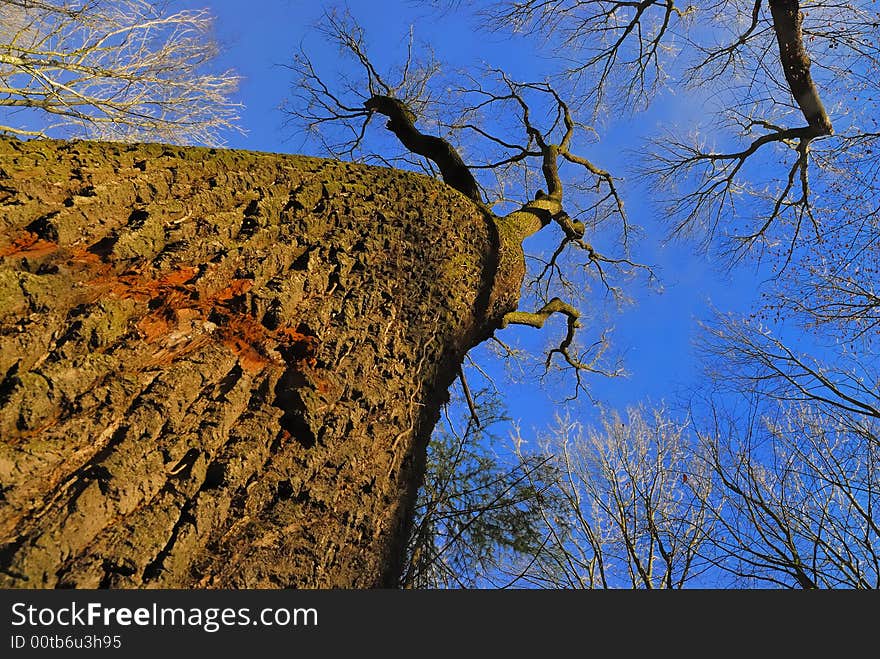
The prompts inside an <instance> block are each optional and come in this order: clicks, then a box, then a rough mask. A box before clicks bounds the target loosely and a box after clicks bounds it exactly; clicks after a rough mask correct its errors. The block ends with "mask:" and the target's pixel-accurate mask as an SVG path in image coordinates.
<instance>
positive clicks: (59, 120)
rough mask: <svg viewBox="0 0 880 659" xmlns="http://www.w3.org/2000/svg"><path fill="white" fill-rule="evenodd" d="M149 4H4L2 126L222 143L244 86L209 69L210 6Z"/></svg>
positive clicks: (15, 0) (42, 0)
mask: <svg viewBox="0 0 880 659" xmlns="http://www.w3.org/2000/svg"><path fill="white" fill-rule="evenodd" d="M163 7H164V3H152V2H147V1H146V0H120V1H110V0H0V109H2V111H3V115H4V122H9V124H10V125H3V126H0V132H3V133H7V134H12V135H17V136H22V137H47V136H56V137H70V136H80V137H89V138H96V139H111V140H127V141H132V140H147V139H150V140H162V141H174V142H185V143H203V144H210V145H216V144H220V143H221V142H222V135H223V133H224V132H225V131H228V130H230V129H235V128H236V125H235V122H236V120H237V118H238V117H237V115H236V112H237V109H238V107H239V106H238V105H237V104H236V103H234V102H232V100H231V95H232V94H233V92H234V91H235V89H236V87H237V84H238V77H237V76H236V75H235V74H234V73H233V72H232V71H222V72H212V71H211V67H210V62H211V60H212V59H213V58H214V57H215V56H216V55H217V53H218V46H217V43H216V42H215V41H214V39H213V38H212V36H211V25H212V19H211V16H210V14H209V13H208V11H207V10H184V11H178V12H175V13H170V12H166V11H164V9H163Z"/></svg>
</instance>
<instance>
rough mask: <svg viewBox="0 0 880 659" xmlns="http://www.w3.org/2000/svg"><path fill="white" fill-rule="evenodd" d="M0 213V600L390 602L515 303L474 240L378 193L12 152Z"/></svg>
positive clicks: (366, 176) (490, 227)
mask: <svg viewBox="0 0 880 659" xmlns="http://www.w3.org/2000/svg"><path fill="white" fill-rule="evenodd" d="M0 211H2V212H0V257H2V258H0V438H2V441H0V586H3V587H27V588H50V587H77V588H95V587H113V588H146V587H162V588H201V587H224V588H244V587H249V588H250V587H253V588H264V587H322V588H327V587H345V588H368V587H386V586H393V585H395V583H396V579H397V574H398V571H399V567H400V562H401V560H402V550H403V543H404V540H405V537H406V532H407V528H406V527H407V524H408V521H409V518H410V514H411V510H412V505H413V500H414V496H415V493H416V489H417V487H418V485H419V484H420V481H421V478H422V475H423V470H424V454H425V446H426V443H427V441H428V438H429V436H430V433H431V430H432V428H433V426H434V424H435V422H436V420H437V418H438V416H439V412H440V407H441V405H442V404H443V402H444V401H445V400H446V398H447V388H448V387H449V385H450V384H451V383H452V381H453V379H454V377H455V375H456V373H457V369H458V366H459V364H460V363H461V360H462V358H463V356H464V353H465V352H466V351H467V350H468V349H469V348H471V347H472V346H473V345H475V344H476V343H478V342H480V341H482V340H484V339H485V338H486V337H487V336H488V335H489V334H490V333H491V332H492V331H493V329H494V328H495V327H497V326H498V325H499V323H500V319H501V316H502V315H503V314H504V313H505V312H506V311H511V310H512V309H513V308H515V305H516V301H517V299H518V293H519V285H520V282H521V277H522V265H521V264H522V253H521V251H518V249H519V248H518V246H516V248H514V249H511V250H506V248H505V249H501V250H500V251H499V249H500V247H499V244H498V243H499V235H498V232H497V230H496V226H495V221H494V220H493V218H490V217H487V216H485V215H484V214H483V213H481V212H480V210H479V209H478V208H477V207H476V206H475V205H474V204H473V203H471V202H470V201H469V200H467V199H466V198H465V197H464V196H463V195H461V194H459V193H458V192H456V191H454V190H452V189H451V188H449V187H447V186H445V185H444V184H442V183H440V182H438V181H435V180H433V179H430V178H427V177H424V176H420V175H416V174H410V173H404V172H400V171H396V170H392V169H384V168H375V167H366V166H361V165H355V164H348V163H341V162H336V161H329V160H321V159H316V158H307V157H300V156H287V155H272V154H259V153H251V152H243V151H224V150H213V149H211V150H208V149H202V148H180V147H167V146H163V145H155V144H153V145H123V144H110V143H94V142H50V141H31V142H19V141H16V140H0ZM505 250H506V251H505ZM499 259H500V260H501V261H502V262H503V263H502V268H501V271H499V267H498V262H499Z"/></svg>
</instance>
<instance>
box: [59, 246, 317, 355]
mask: <svg viewBox="0 0 880 659" xmlns="http://www.w3.org/2000/svg"><path fill="white" fill-rule="evenodd" d="M71 258H72V259H73V260H75V261H77V262H80V263H84V264H88V265H89V271H90V274H91V275H92V278H91V279H89V281H88V282H87V284H88V286H89V287H90V288H91V289H92V295H93V296H95V297H96V298H97V297H99V296H101V295H110V296H114V297H119V298H123V299H131V298H133V299H136V300H139V301H143V302H146V303H147V304H148V307H149V310H148V311H147V312H146V313H145V314H144V315H143V316H141V317H140V318H139V319H138V320H137V322H136V324H135V326H136V328H137V330H138V332H139V334H140V336H141V337H142V339H143V340H144V341H145V342H146V343H148V344H155V345H156V346H157V349H156V352H155V353H154V355H153V357H152V358H151V359H150V361H149V364H150V365H161V364H168V363H171V362H172V361H174V360H175V359H178V358H180V357H181V356H183V355H185V354H188V353H190V352H192V351H194V350H196V349H197V348H199V347H202V346H204V345H206V344H207V343H208V342H209V341H215V342H218V343H220V344H221V345H223V346H225V347H227V348H228V349H229V350H230V351H232V352H233V353H234V354H235V355H236V356H237V357H238V359H239V364H240V365H241V367H242V368H244V369H246V370H249V371H256V370H260V369H263V368H266V367H267V366H280V367H284V366H285V365H286V364H287V363H291V362H293V363H295V364H297V365H299V366H301V367H309V366H314V365H315V363H316V359H315V355H316V352H317V341H316V339H315V338H314V337H312V336H308V335H306V334H303V333H302V332H301V331H299V330H297V329H295V328H293V327H282V328H278V329H274V330H273V329H269V328H267V327H266V326H264V325H263V324H262V323H260V322H259V321H258V320H257V319H256V318H254V317H253V316H252V315H250V314H249V313H246V312H243V311H240V310H239V309H240V305H239V304H238V302H239V301H240V300H241V298H242V296H244V295H246V294H247V293H248V291H250V290H251V288H253V286H254V282H253V280H251V279H233V280H232V281H230V282H228V284H227V285H226V286H224V287H223V288H221V289H220V290H217V291H213V292H211V293H210V294H207V295H206V294H205V292H204V291H199V290H197V283H196V280H197V279H198V272H199V271H198V269H197V268H195V267H189V266H187V267H179V268H175V269H173V270H171V271H169V272H163V273H158V274H157V275H155V276H150V275H149V274H147V273H146V272H144V271H143V270H142V268H145V267H146V266H144V265H143V264H141V265H139V266H135V267H133V268H130V269H129V270H127V271H125V272H123V273H122V274H115V273H113V272H112V271H111V270H110V268H109V266H108V264H106V263H105V262H103V261H102V260H101V259H100V257H99V256H98V255H96V254H94V253H92V252H89V251H88V250H79V251H78V252H77V253H76V254H74V255H73V256H72V257H71ZM95 275H96V276H95ZM282 352H283V357H282V354H281V353H282Z"/></svg>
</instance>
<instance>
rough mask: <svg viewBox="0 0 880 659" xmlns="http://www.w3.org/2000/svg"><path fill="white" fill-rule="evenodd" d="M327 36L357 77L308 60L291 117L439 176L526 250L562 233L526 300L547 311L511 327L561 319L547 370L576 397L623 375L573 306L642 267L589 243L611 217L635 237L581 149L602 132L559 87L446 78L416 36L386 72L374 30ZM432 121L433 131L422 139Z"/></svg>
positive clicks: (356, 152) (343, 24)
mask: <svg viewBox="0 0 880 659" xmlns="http://www.w3.org/2000/svg"><path fill="white" fill-rule="evenodd" d="M319 29H321V30H322V31H323V32H324V34H325V35H326V37H327V38H328V39H329V40H331V41H333V42H335V43H337V44H339V46H340V48H341V50H342V52H343V53H344V54H345V55H347V56H348V57H349V58H350V59H351V61H353V62H354V63H355V64H356V69H357V74H356V75H355V76H352V75H347V76H346V75H342V76H339V77H337V78H335V79H328V78H325V77H323V76H322V74H321V73H320V72H319V71H318V70H317V69H316V67H315V66H314V64H313V62H312V61H311V59H310V57H309V55H308V53H307V52H305V51H302V52H301V53H300V54H299V56H298V57H297V58H296V59H295V62H294V64H293V66H292V68H293V70H294V72H295V74H296V76H297V82H296V86H295V91H294V96H293V98H292V100H291V102H290V104H289V106H288V112H289V114H290V116H291V118H292V119H293V120H294V121H295V122H297V124H298V125H299V126H301V127H303V128H304V129H305V130H306V131H307V132H308V133H310V134H312V135H314V136H315V138H316V139H317V140H318V142H319V143H320V144H321V145H322V147H323V148H324V149H325V151H326V152H327V153H329V154H330V155H333V156H335V157H347V158H352V157H354V158H360V159H363V160H366V161H368V162H370V161H371V162H379V163H382V164H387V165H394V166H401V165H405V166H410V167H413V166H415V167H419V168H421V169H422V170H423V171H425V172H427V173H429V174H434V175H439V177H441V178H442V179H443V180H444V181H445V182H446V183H447V184H448V185H450V186H451V187H453V188H455V189H456V190H458V191H459V192H461V193H462V194H464V195H465V196H466V197H468V198H469V199H471V201H473V202H474V203H475V204H477V205H478V206H479V207H480V208H482V209H484V211H485V212H487V213H489V214H491V215H492V216H493V217H495V218H496V220H497V221H498V222H499V223H500V224H502V225H503V227H504V228H503V232H504V233H505V235H509V236H510V237H511V239H514V240H516V241H518V242H521V241H522V240H524V239H526V238H528V237H529V236H531V235H533V234H535V233H537V232H539V231H541V230H542V229H544V228H545V227H551V226H552V227H556V232H557V233H556V235H557V238H556V239H555V243H554V246H553V247H552V249H551V251H550V253H549V254H548V255H546V256H542V255H533V257H532V259H531V266H532V271H533V272H534V276H533V278H531V280H530V282H529V287H528V288H527V292H528V293H529V294H530V295H527V297H526V303H527V304H530V305H534V306H535V307H536V310H535V311H516V312H512V313H509V314H508V315H507V316H506V317H505V319H504V322H503V326H508V325H526V326H530V327H536V328H540V327H542V326H543V325H544V323H545V322H546V321H547V320H548V318H550V317H551V316H553V315H554V314H559V315H561V316H563V317H564V318H565V319H566V333H565V336H564V338H563V339H562V340H561V341H560V342H559V343H558V344H557V345H555V347H553V348H551V349H550V350H548V352H547V354H546V358H545V361H544V372H545V373H548V372H550V371H551V370H552V369H553V368H554V366H555V365H557V364H559V365H561V366H562V367H564V368H565V369H566V370H569V371H570V372H572V373H574V374H575V379H576V384H575V393H577V392H578V391H584V390H585V383H584V381H583V380H582V376H583V374H585V373H589V372H599V373H605V374H614V373H618V372H619V371H620V369H619V365H617V364H613V363H612V364H611V365H610V366H609V365H608V364H607V361H605V360H604V357H605V355H606V351H607V348H608V342H607V336H606V335H605V334H604V333H601V332H600V334H599V336H598V337H596V339H595V340H594V341H593V342H592V343H591V344H586V345H585V346H582V345H579V344H578V342H577V341H576V333H577V330H578V329H580V328H581V322H580V310H579V309H578V308H577V307H576V306H575V305H574V304H572V303H571V301H572V300H573V298H574V299H576V298H577V297H578V296H579V295H583V294H584V292H585V291H586V290H589V281H588V280H589V279H591V278H594V277H598V278H599V280H600V281H601V282H602V283H603V284H604V286H605V290H607V291H610V292H613V293H619V288H618V287H617V286H616V285H615V282H612V281H610V280H609V278H608V277H607V271H608V270H609V269H615V270H617V272H618V273H621V274H622V273H632V272H633V271H634V270H636V269H639V268H641V267H643V266H638V265H637V264H635V263H634V262H632V261H631V260H630V259H629V258H628V257H627V256H626V254H625V253H624V254H622V255H620V256H617V257H610V256H606V255H603V254H601V253H599V251H597V250H596V249H595V248H594V247H593V245H592V244H590V243H589V242H588V241H587V239H586V235H587V232H588V231H589V230H591V229H595V228H596V227H597V226H600V225H604V224H605V223H607V222H608V221H609V220H614V221H617V222H618V227H619V228H620V231H621V236H622V238H623V242H624V243H625V242H626V237H627V235H628V232H629V224H628V220H627V217H626V213H625V209H624V205H623V200H622V198H621V196H620V194H619V192H618V189H617V182H616V179H615V178H614V177H613V176H612V175H611V174H610V173H609V172H608V171H606V170H605V169H603V168H601V167H600V166H598V165H597V164H595V163H594V162H593V161H591V160H590V159H588V158H587V157H585V156H584V155H583V154H582V153H579V152H578V151H576V145H579V144H589V143H590V142H591V141H592V139H593V131H592V129H591V128H590V127H589V126H586V125H584V124H582V123H580V122H578V121H577V119H576V116H575V114H574V113H573V112H572V110H571V107H570V105H569V103H568V102H567V101H566V100H565V99H564V98H563V97H562V95H561V94H560V93H559V92H558V91H557V90H556V89H555V88H554V87H553V86H552V85H551V84H550V83H549V82H546V81H540V82H521V81H517V80H515V79H513V78H512V77H511V76H510V75H508V73H507V72H505V71H503V70H500V69H492V68H489V69H487V70H485V71H483V72H482V73H481V74H480V75H476V74H473V75H467V74H462V75H460V76H458V77H457V78H456V80H455V81H454V82H452V81H447V80H445V79H444V78H443V73H442V68H441V66H440V65H439V64H438V63H437V62H436V61H435V60H434V59H433V57H432V56H431V55H430V50H429V49H427V48H426V47H424V46H419V45H418V44H416V42H415V41H414V38H413V37H412V35H411V36H410V41H409V44H408V48H407V52H406V55H405V58H404V61H403V63H402V64H401V65H400V66H399V67H398V68H396V69H392V70H391V71H390V72H388V73H384V72H380V71H379V70H378V68H377V67H376V66H375V65H374V63H373V61H372V60H371V59H370V57H369V55H368V49H367V45H366V39H365V35H364V33H363V30H362V29H361V28H360V27H359V26H358V25H357V23H356V22H355V21H354V19H353V18H352V17H351V16H350V15H349V14H348V13H344V12H337V11H330V12H327V13H326V14H325V15H324V17H323V18H322V20H321V21H320V27H319ZM377 116H381V117H383V118H384V119H385V128H386V129H387V130H388V131H389V132H390V134H391V135H393V136H394V138H395V140H396V142H397V148H395V147H394V145H393V144H389V143H388V142H387V141H386V142H381V143H377V142H376V137H375V136H374V134H373V133H372V132H371V131H370V130H368V127H369V124H370V123H371V121H372V120H373V119H374V118H376V117H377ZM422 123H424V124H427V125H428V126H429V127H430V128H429V129H424V130H423V129H422V128H421V127H420V125H421V124H422ZM401 148H402V150H401ZM563 176H565V182H564V180H563ZM539 186H540V187H541V189H537V188H538V187H539ZM564 187H565V188H566V189H567V190H568V191H569V192H568V193H567V194H565V195H563V188H564ZM527 194H528V199H527V200H524V199H523V197H525V196H526V195H527ZM517 197H518V199H517ZM569 258H570V259H571V262H573V263H575V265H574V267H573V269H572V268H571V267H570V266H569V269H568V270H565V269H564V267H563V265H562V263H563V261H565V260H566V259H569ZM572 272H574V276H573V275H572ZM505 349H507V350H510V349H509V348H507V347H506V346H505Z"/></svg>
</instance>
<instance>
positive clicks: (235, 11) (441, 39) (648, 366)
mask: <svg viewBox="0 0 880 659" xmlns="http://www.w3.org/2000/svg"><path fill="white" fill-rule="evenodd" d="M179 4H181V3H178V5H179ZM182 4H183V5H184V6H193V7H204V6H207V7H209V8H210V9H211V11H212V12H213V13H214V14H215V16H216V17H217V36H218V37H219V39H220V41H221V43H222V44H223V54H222V56H221V62H220V63H221V64H222V65H223V66H229V67H233V68H235V69H236V70H237V71H238V72H239V73H240V75H241V76H242V77H243V80H242V84H241V88H240V100H241V102H242V103H244V104H245V107H244V109H243V111H242V114H241V116H242V125H243V127H244V128H245V129H246V130H247V134H246V135H232V136H230V138H229V140H228V146H230V147H233V148H245V149H253V150H258V151H270V152H282V153H309V152H310V151H309V148H308V145H307V144H306V143H305V142H304V140H303V139H302V135H301V134H298V133H297V132H296V131H295V129H294V128H293V127H291V126H285V122H284V118H285V117H284V114H283V113H282V112H281V111H280V105H281V103H282V101H283V100H284V98H285V97H286V96H287V95H288V94H289V92H290V85H291V72H290V71H289V70H288V69H286V68H284V64H287V63H289V62H290V61H291V58H292V56H293V54H294V52H296V51H297V50H298V48H299V47H300V45H302V46H303V47H304V48H306V50H307V51H308V52H309V55H310V56H311V57H312V59H313V61H314V62H315V64H316V65H317V66H318V67H320V69H321V70H322V71H325V72H327V73H328V74H330V73H332V72H333V70H334V68H335V67H336V66H338V61H337V58H338V57H339V54H338V51H337V50H336V48H335V47H334V46H332V45H329V44H327V43H325V41H324V40H323V39H322V37H321V36H319V35H317V34H316V33H315V32H314V31H313V29H312V25H313V24H314V22H315V21H316V20H318V19H319V17H320V15H321V12H322V9H323V8H324V7H325V6H329V4H330V3H322V2H306V1H303V0H261V1H260V2H241V1H240V0H216V1H214V2H198V1H197V0H196V1H189V2H186V3H182ZM348 6H349V8H350V9H351V11H352V13H353V14H354V16H355V17H356V18H357V19H358V20H359V21H360V23H361V25H362V27H363V28H364V29H365V31H366V34H367V39H368V44H369V45H370V46H371V47H372V48H371V55H372V56H374V57H375V58H376V59H377V60H379V63H380V64H381V63H382V59H383V56H386V53H385V49H383V47H382V46H383V44H384V43H388V44H391V45H393V46H396V45H399V43H400V42H401V41H402V40H403V39H404V37H405V35H406V34H407V32H408V28H409V26H410V25H411V24H412V25H414V26H415V35H416V38H417V39H422V40H424V41H427V42H429V43H431V44H432V46H433V48H434V51H435V54H436V56H437V57H438V58H439V59H441V60H444V61H447V62H449V63H450V68H456V67H461V66H474V65H477V64H479V63H480V62H482V61H486V62H489V63H491V64H493V65H496V66H499V67H502V68H505V69H512V70H516V71H517V74H518V75H519V76H520V77H521V78H528V77H539V76H540V75H541V72H542V71H546V70H548V69H549V67H551V65H552V64H551V63H550V62H549V61H547V60H546V59H543V58H540V57H536V56H535V55H534V53H533V52H531V51H530V49H529V47H528V44H525V45H523V44H518V45H517V47H516V48H511V47H510V41H509V40H508V39H506V38H502V37H501V36H499V35H487V34H485V33H484V32H478V31H477V30H475V29H473V28H474V25H473V22H472V21H471V20H469V19H467V18H465V17H463V16H462V15H461V14H462V13H463V12H460V13H458V14H456V13H455V12H449V13H447V14H446V15H444V16H440V17H438V16H437V15H436V14H432V13H430V12H429V10H427V9H425V8H424V7H421V8H420V7H417V6H415V5H414V4H413V3H411V2H406V1H403V0H385V1H380V2H365V1H363V0H360V1H358V0H355V1H354V2H350V3H349V5H348ZM684 110H686V111H688V112H690V113H693V112H699V111H700V110H699V105H696V106H695V105H694V103H693V100H692V99H691V100H686V99H681V98H674V97H673V98H662V97H661V99H660V101H659V102H658V103H656V104H655V106H654V109H653V110H652V111H651V113H650V114H648V115H643V116H639V117H636V118H632V117H630V118H627V117H622V118H620V119H619V120H618V121H617V122H614V121H610V122H607V123H606V124H605V125H603V126H601V127H600V138H601V139H600V142H599V143H598V144H596V145H592V146H591V147H590V148H591V157H593V158H594V159H595V160H597V161H598V162H600V163H601V164H602V166H604V167H606V168H607V169H609V170H610V171H612V172H613V173H614V174H616V175H619V176H622V177H624V179H625V180H624V181H623V183H622V194H623V196H624V199H625V203H626V205H627V209H628V213H629V215H630V217H631V219H632V221H634V222H635V223H636V224H638V225H640V226H641V227H642V228H643V230H644V232H643V234H642V237H641V239H640V242H639V243H637V244H636V245H634V247H633V252H634V256H635V257H636V259H637V260H639V261H641V262H645V263H650V264H652V265H654V266H656V267H657V271H658V274H659V275H660V280H661V284H662V292H658V291H657V290H654V289H650V288H648V287H645V286H641V285H639V286H636V287H630V288H628V289H627V293H628V294H629V295H630V296H631V297H632V298H633V299H634V301H635V304H634V305H632V306H630V307H627V308H626V309H624V310H623V312H621V313H619V314H615V315H613V316H612V317H611V318H610V319H609V320H610V323H611V324H612V325H613V326H614V328H615V331H614V333H613V341H614V345H615V347H616V348H617V349H618V350H619V351H620V352H621V353H622V355H623V357H624V360H625V361H624V365H625V367H626V370H627V371H628V372H629V376H628V377H627V378H622V379H613V380H609V379H604V378H599V377H597V378H594V379H593V380H592V381H591V385H592V386H591V393H592V395H593V397H594V398H595V399H596V400H597V401H601V402H602V403H604V404H607V405H609V406H613V407H624V406H626V405H629V404H635V403H638V402H640V401H645V400H650V401H654V402H659V401H660V400H661V399H667V400H668V399H670V398H672V397H674V395H675V394H676V392H677V391H679V390H684V389H687V388H688V387H693V386H698V385H699V365H698V363H697V360H696V355H695V352H694V350H693V347H692V342H693V340H694V338H695V337H696V335H697V332H698V321H699V320H703V319H707V318H708V317H709V316H710V315H711V308H712V307H714V308H716V309H718V310H721V311H739V312H742V311H746V310H747V309H748V308H749V307H750V305H751V304H752V303H753V302H754V301H755V299H756V297H757V286H758V277H757V275H756V272H755V271H754V269H753V268H749V267H740V268H739V269H737V270H735V271H733V272H726V271H724V270H723V268H722V267H720V266H719V265H718V264H717V263H713V262H711V260H710V259H708V258H706V257H705V256H697V255H695V249H694V246H693V245H688V244H686V243H674V244H664V243H663V238H664V237H665V231H666V229H665V227H663V226H662V224H661V222H660V221H659V219H660V218H659V214H660V210H659V208H658V206H657V204H656V200H652V199H651V198H650V196H649V195H648V194H647V192H646V190H645V189H644V188H641V187H640V186H639V185H638V184H637V181H636V177H635V175H634V173H633V172H632V171H630V165H631V163H632V160H633V155H632V152H631V150H632V149H633V148H637V147H638V142H636V141H634V140H633V135H634V134H635V133H638V132H640V131H642V130H643V129H645V130H650V129H651V128H654V127H656V126H657V124H658V123H659V122H661V121H664V120H665V119H666V118H668V116H669V115H670V114H671V113H676V114H681V112H682V111H684ZM374 129H376V130H379V129H380V128H379V126H378V125H376V126H374ZM562 331H563V325H562V322H561V320H558V321H556V322H555V323H548V325H547V326H545V329H544V330H543V331H542V332H538V331H535V330H532V329H530V328H515V329H510V330H505V332H504V333H502V334H499V336H500V337H501V338H503V339H504V340H505V341H508V340H510V341H512V342H515V343H520V344H521V345H522V346H523V347H532V348H533V349H536V350H540V349H541V348H542V347H544V346H546V345H547V343H548V341H549V340H550V339H551V338H552V337H555V336H557V335H558V334H559V333H560V332H562ZM548 333H550V334H548ZM495 373H498V374H499V375H498V381H499V384H503V383H504V376H503V375H502V374H501V371H495ZM472 386H477V387H478V386H480V383H479V382H475V383H472ZM508 386H509V394H510V399H509V400H510V405H511V412H512V413H513V416H514V417H518V418H521V419H522V421H523V428H524V429H527V428H529V427H530V426H533V427H543V426H545V425H547V424H548V423H550V422H551V421H552V418H551V414H552V411H553V402H554V401H556V400H559V399H561V398H564V397H565V395H566V393H567V392H565V393H563V392H560V391H558V390H554V389H553V388H549V389H547V388H544V389H542V388H540V387H539V386H538V385H537V384H536V383H535V382H534V381H531V382H524V383H522V384H516V385H508ZM585 403H586V401H585ZM581 412H582V413H583V414H584V416H585V417H586V418H587V419H589V418H590V416H592V412H591V408H590V406H589V405H584V406H583V407H582V409H581Z"/></svg>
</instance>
